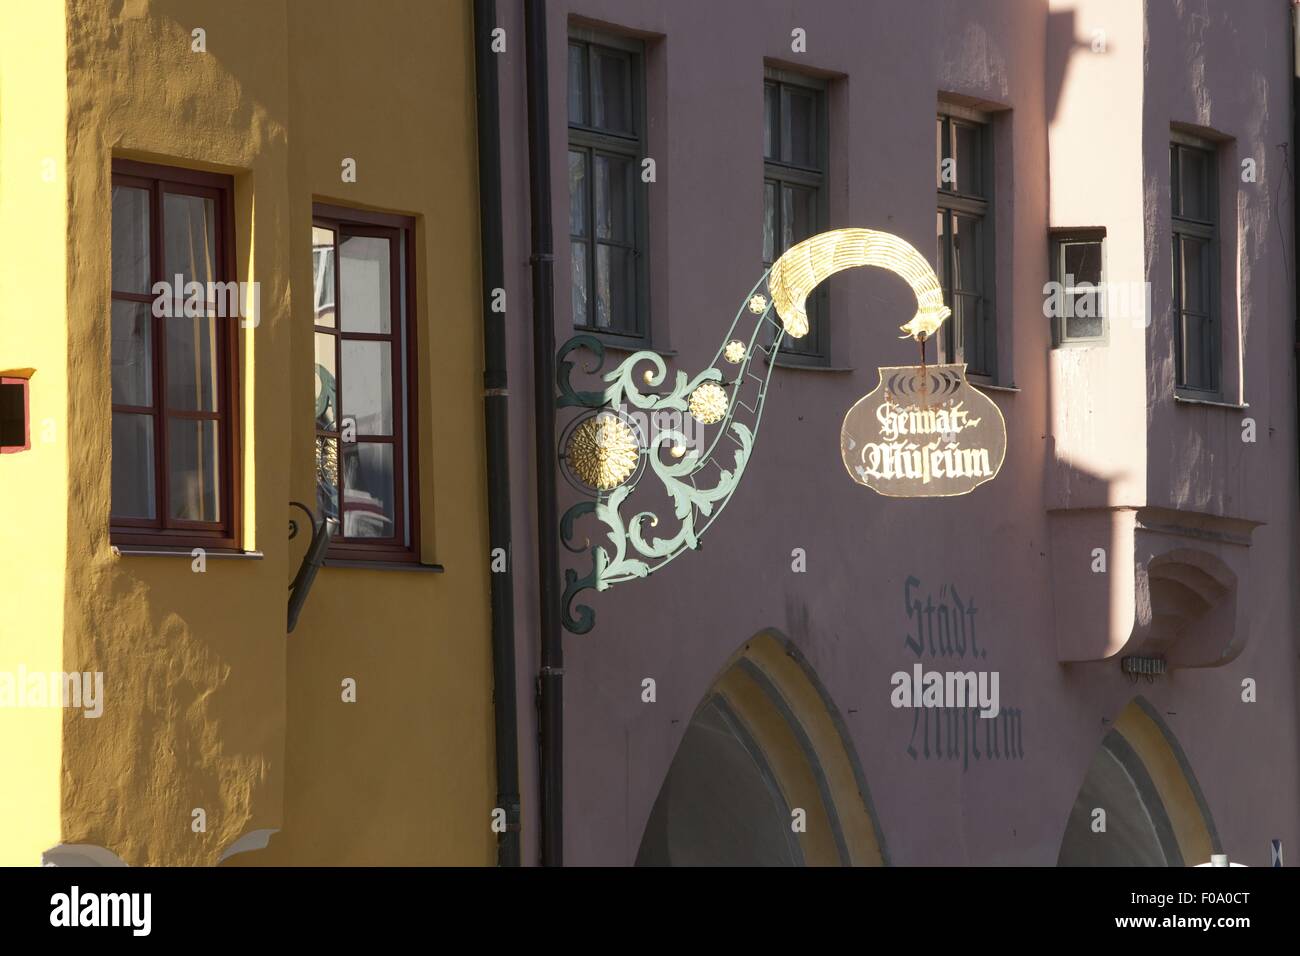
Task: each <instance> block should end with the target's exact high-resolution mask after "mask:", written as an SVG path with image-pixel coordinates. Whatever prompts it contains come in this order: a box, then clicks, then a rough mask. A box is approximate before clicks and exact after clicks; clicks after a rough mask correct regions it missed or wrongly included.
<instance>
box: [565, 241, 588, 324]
mask: <svg viewBox="0 0 1300 956" xmlns="http://www.w3.org/2000/svg"><path fill="white" fill-rule="evenodd" d="M590 248H591V247H590V246H588V245H587V243H585V242H570V243H569V256H570V259H571V260H572V263H573V321H574V324H575V325H589V324H591V311H590V309H591V305H590V294H591V277H590V276H589V275H588V274H587V256H588V253H589V250H590Z"/></svg>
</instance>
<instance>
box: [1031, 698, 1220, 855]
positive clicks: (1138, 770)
mask: <svg viewBox="0 0 1300 956" xmlns="http://www.w3.org/2000/svg"><path fill="white" fill-rule="evenodd" d="M1097 808H1101V809H1103V810H1105V811H1106V830H1105V832H1103V833H1098V832H1094V831H1093V829H1092V825H1093V818H1094V817H1093V815H1094V811H1095V810H1096V809H1097ZM1218 852H1221V845H1220V843H1219V835H1218V832H1217V830H1216V829H1215V826H1214V819H1213V817H1212V816H1211V815H1210V808H1209V806H1208V805H1207V804H1206V802H1205V797H1204V795H1203V794H1202V793H1201V788H1200V786H1199V785H1198V784H1197V782H1196V775H1195V774H1194V773H1193V772H1192V768H1191V766H1190V765H1189V764H1188V762H1187V757H1186V755H1185V754H1184V753H1183V749H1182V747H1180V746H1179V744H1178V740H1177V738H1176V737H1174V735H1173V733H1172V731H1170V729H1169V727H1168V726H1167V725H1166V724H1165V722H1164V720H1162V719H1161V717H1160V715H1159V714H1158V713H1157V712H1156V710H1155V709H1154V708H1153V707H1152V706H1151V705H1150V704H1149V703H1148V702H1147V701H1146V699H1145V698H1143V697H1141V696H1138V697H1135V698H1134V699H1133V700H1132V701H1130V702H1129V704H1128V706H1127V707H1125V708H1124V710H1123V711H1121V712H1120V715H1119V717H1118V718H1116V720H1115V722H1114V724H1113V725H1112V729H1111V730H1110V732H1109V733H1107V734H1106V736H1105V737H1104V738H1103V739H1102V741H1101V745H1100V746H1099V747H1098V748H1097V753H1096V754H1095V755H1094V756H1093V759H1092V763H1091V764H1089V766H1088V771H1087V773H1086V774H1085V776H1084V779H1083V783H1082V784H1081V785H1080V787H1079V795H1078V796H1077V797H1076V798H1075V801H1074V806H1073V807H1072V808H1071V811H1070V818H1069V821H1068V822H1067V824H1066V827H1065V834H1064V836H1063V837H1062V839H1061V849H1060V852H1059V854H1058V856H1057V861H1056V862H1057V865H1058V866H1194V865H1196V864H1198V863H1204V862H1205V861H1207V860H1209V858H1210V855H1211V854H1212V853H1218Z"/></svg>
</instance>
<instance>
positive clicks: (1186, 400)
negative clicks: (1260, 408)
mask: <svg viewBox="0 0 1300 956" xmlns="http://www.w3.org/2000/svg"><path fill="white" fill-rule="evenodd" d="M1174 404H1175V405H1204V406H1206V407H1208V408H1227V409H1231V410H1233V411H1238V412H1244V411H1245V410H1246V409H1248V408H1250V404H1249V403H1245V402H1243V403H1240V404H1239V403H1237V402H1224V401H1219V400H1217V399H1213V398H1192V397H1190V396H1188V395H1179V394H1177V393H1175V394H1174Z"/></svg>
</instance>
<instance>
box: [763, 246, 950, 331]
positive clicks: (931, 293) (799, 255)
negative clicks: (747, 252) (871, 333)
mask: <svg viewBox="0 0 1300 956" xmlns="http://www.w3.org/2000/svg"><path fill="white" fill-rule="evenodd" d="M857 266H879V267H880V268H882V269H888V270H889V271H890V272H893V273H895V274H896V275H899V276H901V277H902V278H903V280H904V281H905V282H906V283H907V284H908V285H909V286H911V287H912V292H913V294H915V296H916V302H917V310H916V314H915V315H913V316H912V319H911V321H909V322H908V323H907V324H906V325H903V326H901V328H902V330H903V331H904V332H906V333H907V335H909V336H913V337H916V336H922V337H924V338H928V337H930V336H931V335H933V334H934V333H935V331H936V330H937V329H938V328H939V326H940V325H942V324H943V321H944V319H946V318H948V316H949V315H951V314H952V310H951V309H949V308H948V307H947V306H946V305H944V304H943V290H942V288H941V287H940V286H939V277H938V276H936V275H935V274H934V269H933V268H931V266H930V263H929V262H928V261H927V260H926V258H925V257H924V256H923V255H921V253H919V252H917V250H916V247H915V246H913V245H912V244H911V243H910V242H907V241H906V240H904V239H900V238H899V237H898V236H895V235H894V234H893V233H888V232H879V231H877V230H875V229H832V230H831V231H829V232H822V233H818V234H817V235H815V236H812V237H810V238H808V239H805V240H803V242H799V243H796V244H795V245H793V246H791V247H790V248H789V249H787V250H786V252H785V253H784V254H783V255H782V256H781V258H779V259H777V260H776V262H774V263H772V270H771V272H770V273H769V274H768V277H767V287H768V291H769V292H771V293H772V304H773V305H774V306H775V307H776V311H777V314H778V315H779V316H781V323H782V325H784V326H785V330H786V332H787V333H789V334H790V335H792V336H793V337H795V338H801V337H802V336H805V335H807V334H808V312H807V310H806V308H805V305H806V302H807V300H808V295H809V293H811V292H812V290H813V289H815V288H816V287H817V285H818V284H819V283H821V281H822V280H823V279H825V278H826V277H827V276H830V275H834V274H835V273H836V272H842V271H843V270H845V269H852V268H855V267H857Z"/></svg>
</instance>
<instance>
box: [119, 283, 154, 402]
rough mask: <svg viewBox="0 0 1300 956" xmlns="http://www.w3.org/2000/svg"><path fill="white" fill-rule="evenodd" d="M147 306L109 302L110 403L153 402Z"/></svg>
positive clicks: (139, 303) (151, 355) (149, 319)
mask: <svg viewBox="0 0 1300 956" xmlns="http://www.w3.org/2000/svg"><path fill="white" fill-rule="evenodd" d="M151 322H152V319H151V317H150V314H149V306H147V305H145V304H144V303H142V302H114V303H113V404H115V405H152V404H153V341H152V338H151V335H152V328H151V325H150V323H151Z"/></svg>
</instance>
